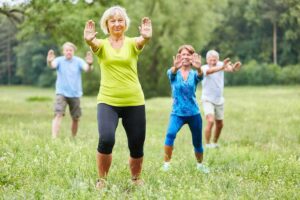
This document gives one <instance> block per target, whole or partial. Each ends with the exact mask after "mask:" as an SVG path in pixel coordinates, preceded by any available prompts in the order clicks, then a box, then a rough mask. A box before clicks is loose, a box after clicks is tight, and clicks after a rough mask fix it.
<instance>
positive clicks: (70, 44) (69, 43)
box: [62, 42, 77, 51]
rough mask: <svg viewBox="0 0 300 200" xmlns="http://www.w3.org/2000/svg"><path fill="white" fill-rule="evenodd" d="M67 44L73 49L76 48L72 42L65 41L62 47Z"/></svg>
mask: <svg viewBox="0 0 300 200" xmlns="http://www.w3.org/2000/svg"><path fill="white" fill-rule="evenodd" d="M67 46H68V47H71V48H73V49H74V51H76V50H77V47H76V46H75V44H73V43H72V42H65V43H64V44H63V46H62V48H63V49H64V48H65V47H67Z"/></svg>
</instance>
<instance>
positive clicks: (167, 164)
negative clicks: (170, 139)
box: [162, 162, 170, 172]
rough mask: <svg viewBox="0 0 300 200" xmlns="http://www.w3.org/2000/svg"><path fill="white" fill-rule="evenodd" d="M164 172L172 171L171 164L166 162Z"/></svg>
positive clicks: (163, 167)
mask: <svg viewBox="0 0 300 200" xmlns="http://www.w3.org/2000/svg"><path fill="white" fill-rule="evenodd" d="M162 170H163V171H165V172H166V171H169V170H170V163H169V162H165V163H164V165H163V166H162Z"/></svg>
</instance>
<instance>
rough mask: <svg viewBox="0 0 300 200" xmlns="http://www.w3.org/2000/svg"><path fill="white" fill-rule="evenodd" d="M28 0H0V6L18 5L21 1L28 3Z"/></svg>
mask: <svg viewBox="0 0 300 200" xmlns="http://www.w3.org/2000/svg"><path fill="white" fill-rule="evenodd" d="M28 2H30V0H0V7H2V6H3V5H4V4H6V5H9V6H14V5H18V4H21V3H28Z"/></svg>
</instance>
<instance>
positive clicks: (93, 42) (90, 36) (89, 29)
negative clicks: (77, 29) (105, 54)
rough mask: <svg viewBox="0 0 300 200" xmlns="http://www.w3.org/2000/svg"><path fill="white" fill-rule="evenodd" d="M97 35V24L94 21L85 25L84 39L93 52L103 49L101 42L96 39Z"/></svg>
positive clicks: (89, 21)
mask: <svg viewBox="0 0 300 200" xmlns="http://www.w3.org/2000/svg"><path fill="white" fill-rule="evenodd" d="M96 35H97V32H96V28H95V22H94V21H93V20H88V21H87V22H86V24H85V28H84V32H83V37H84V40H85V42H86V43H87V44H88V45H89V46H90V47H91V49H92V51H93V52H96V51H97V50H98V49H99V48H100V47H101V42H100V40H98V39H97V38H96Z"/></svg>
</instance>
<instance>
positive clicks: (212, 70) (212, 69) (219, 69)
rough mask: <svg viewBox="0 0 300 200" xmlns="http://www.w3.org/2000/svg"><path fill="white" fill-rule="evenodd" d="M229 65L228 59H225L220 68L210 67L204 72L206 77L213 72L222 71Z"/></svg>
mask: <svg viewBox="0 0 300 200" xmlns="http://www.w3.org/2000/svg"><path fill="white" fill-rule="evenodd" d="M229 63H230V59H229V58H226V59H225V60H224V61H223V65H222V66H215V67H210V68H209V69H208V70H207V71H206V75H209V74H213V73H215V72H218V71H221V70H224V69H225V68H226V66H227V65H229Z"/></svg>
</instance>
